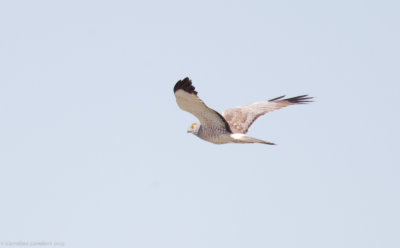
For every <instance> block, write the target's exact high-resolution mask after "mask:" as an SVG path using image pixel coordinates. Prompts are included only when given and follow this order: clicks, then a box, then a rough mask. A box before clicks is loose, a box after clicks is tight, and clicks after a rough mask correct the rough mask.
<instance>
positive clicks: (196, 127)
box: [187, 122, 200, 134]
mask: <svg viewBox="0 0 400 248" xmlns="http://www.w3.org/2000/svg"><path fill="white" fill-rule="evenodd" d="M199 128H200V123H199V122H197V123H193V124H192V125H190V127H189V129H188V130H187V132H188V133H192V134H197V133H198V132H199Z"/></svg>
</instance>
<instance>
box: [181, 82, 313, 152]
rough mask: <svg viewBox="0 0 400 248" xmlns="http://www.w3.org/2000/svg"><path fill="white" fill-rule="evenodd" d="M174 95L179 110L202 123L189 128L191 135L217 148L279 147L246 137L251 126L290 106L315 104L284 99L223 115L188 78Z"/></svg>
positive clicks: (302, 99)
mask: <svg viewBox="0 0 400 248" xmlns="http://www.w3.org/2000/svg"><path fill="white" fill-rule="evenodd" d="M174 94H175V97H176V102H177V103H178V106H179V107H180V108H181V109H183V110H185V111H187V112H189V113H191V114H193V115H194V116H196V117H197V119H199V121H200V122H197V123H193V124H192V125H191V126H190V127H189V129H188V132H189V133H192V134H194V135H196V136H197V137H199V138H201V139H203V140H206V141H209V142H212V143H214V144H225V143H231V142H233V143H261V144H268V145H275V144H274V143H272V142H268V141H264V140H260V139H256V138H253V137H249V136H247V135H246V133H247V131H248V130H249V128H250V126H251V124H253V123H254V121H255V120H257V118H258V117H260V116H262V115H264V114H266V113H268V112H271V111H274V110H277V109H280V108H283V107H287V106H290V105H295V104H304V103H309V102H312V97H309V96H308V95H302V96H296V97H292V98H284V97H285V96H280V97H276V98H274V99H271V100H268V101H264V102H256V103H252V104H248V105H243V106H239V107H234V108H230V109H227V110H225V111H224V112H222V114H220V113H218V112H217V111H215V110H213V109H211V108H209V107H207V105H206V104H205V103H204V102H203V101H202V100H201V99H200V97H198V96H197V91H195V87H194V86H193V85H192V81H191V80H190V79H189V78H187V77H186V78H185V79H183V80H179V81H178V82H177V83H176V84H175V87H174Z"/></svg>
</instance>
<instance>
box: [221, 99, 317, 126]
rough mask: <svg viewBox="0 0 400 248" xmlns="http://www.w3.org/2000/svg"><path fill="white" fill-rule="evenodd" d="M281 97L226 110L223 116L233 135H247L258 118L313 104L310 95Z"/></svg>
mask: <svg viewBox="0 0 400 248" xmlns="http://www.w3.org/2000/svg"><path fill="white" fill-rule="evenodd" d="M284 97H285V96H280V97H277V98H274V99H271V100H268V101H265V102H256V103H252V104H248V105H244V106H239V107H234V108H230V109H227V110H225V111H224V112H223V113H222V116H223V117H224V118H225V120H226V121H227V122H228V123H229V125H230V127H231V129H232V132H233V133H247V131H248V130H249V127H250V126H251V124H253V122H254V121H255V120H257V118H258V117H260V116H262V115H264V114H266V113H268V112H272V111H274V110H277V109H280V108H283V107H287V106H290V105H294V104H304V103H308V102H312V101H311V99H312V97H309V96H308V95H302V96H296V97H292V98H286V99H283V98H284Z"/></svg>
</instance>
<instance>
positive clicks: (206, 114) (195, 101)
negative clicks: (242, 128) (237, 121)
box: [174, 78, 231, 132]
mask: <svg viewBox="0 0 400 248" xmlns="http://www.w3.org/2000/svg"><path fill="white" fill-rule="evenodd" d="M174 94H175V97H176V102H177V103H178V106H179V107H180V108H181V109H183V110H185V111H187V112H189V113H191V114H193V115H194V116H196V117H197V119H199V121H200V123H201V125H204V126H210V127H213V128H216V129H226V130H227V131H229V132H231V129H230V127H229V124H228V122H227V121H226V120H225V119H224V117H222V115H221V114H219V113H218V112H217V111H215V110H213V109H211V108H209V107H207V105H206V104H205V103H204V102H203V101H202V100H201V99H200V97H198V96H197V91H195V88H194V86H193V85H192V81H191V80H190V79H189V78H185V79H183V80H179V81H178V82H177V83H176V84H175V87H174Z"/></svg>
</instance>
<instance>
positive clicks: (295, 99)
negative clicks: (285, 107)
mask: <svg viewBox="0 0 400 248" xmlns="http://www.w3.org/2000/svg"><path fill="white" fill-rule="evenodd" d="M283 97H284V96H280V97H277V98H274V99H271V100H269V101H278V100H279V101H288V102H290V103H296V104H304V103H309V102H313V100H312V99H313V98H314V97H310V96H308V95H301V96H295V97H291V98H286V99H282V98H283Z"/></svg>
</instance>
